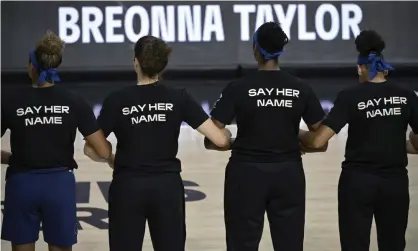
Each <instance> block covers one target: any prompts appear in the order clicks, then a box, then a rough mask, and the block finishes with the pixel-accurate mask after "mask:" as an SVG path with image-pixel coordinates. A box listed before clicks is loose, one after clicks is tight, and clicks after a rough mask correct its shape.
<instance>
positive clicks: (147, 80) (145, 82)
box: [137, 75, 158, 85]
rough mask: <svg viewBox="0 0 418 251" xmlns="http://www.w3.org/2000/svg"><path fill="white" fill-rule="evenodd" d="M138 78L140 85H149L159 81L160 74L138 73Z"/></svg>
mask: <svg viewBox="0 0 418 251" xmlns="http://www.w3.org/2000/svg"><path fill="white" fill-rule="evenodd" d="M137 80H138V85H149V84H153V83H155V82H157V81H158V75H157V76H154V77H146V76H141V75H138V77H137Z"/></svg>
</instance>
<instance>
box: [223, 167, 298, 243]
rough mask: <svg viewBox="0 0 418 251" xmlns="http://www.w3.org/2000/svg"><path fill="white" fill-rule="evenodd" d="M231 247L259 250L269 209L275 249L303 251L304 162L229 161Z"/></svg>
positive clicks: (227, 210) (227, 187)
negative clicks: (265, 217) (265, 216)
mask: <svg viewBox="0 0 418 251" xmlns="http://www.w3.org/2000/svg"><path fill="white" fill-rule="evenodd" d="M224 210H225V226H226V241H227V250H228V251H256V250H258V246H259V243H260V240H261V236H262V233H263V226H264V214H265V212H267V216H268V220H269V223H270V233H271V238H272V241H273V246H274V250H277V251H282V250H284V251H302V250H303V239H304V227H305V174H304V171H303V167H302V163H301V162H282V163H248V162H236V161H231V162H229V164H228V166H227V168H226V176H225V194H224Z"/></svg>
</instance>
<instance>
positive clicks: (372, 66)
mask: <svg viewBox="0 0 418 251" xmlns="http://www.w3.org/2000/svg"><path fill="white" fill-rule="evenodd" d="M357 64H359V65H369V78H370V79H373V78H375V77H376V75H377V73H378V72H384V71H393V70H394V68H393V67H392V66H390V65H389V64H388V63H386V61H385V60H384V59H383V58H381V57H379V56H377V55H376V54H375V53H370V54H369V56H368V57H359V58H358V59H357Z"/></svg>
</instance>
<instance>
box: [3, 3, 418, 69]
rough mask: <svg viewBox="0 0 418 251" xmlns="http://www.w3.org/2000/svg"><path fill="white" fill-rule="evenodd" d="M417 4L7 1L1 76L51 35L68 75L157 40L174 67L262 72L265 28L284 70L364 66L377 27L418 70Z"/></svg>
mask: <svg viewBox="0 0 418 251" xmlns="http://www.w3.org/2000/svg"><path fill="white" fill-rule="evenodd" d="M417 13H418V2H401V1H393V2H381V1H379V2H377V1H376V2H363V1H351V2H299V1H297V2H296V1H291V2H280V1H277V2H262V1H254V2H223V1H207V2H203V1H196V2H189V1H187V2H179V1H178V2H176V1H172V2H159V1H149V2H148V1H132V2H123V1H121V2H120V1H114V2H113V1H106V2H100V1H99V2H81V1H71V2H63V1H45V2H35V1H34V2H2V4H1V21H2V22H1V26H2V27H1V28H2V30H1V37H2V43H1V46H2V55H1V63H2V70H3V71H20V70H24V69H25V67H26V64H27V61H28V52H29V50H30V49H31V48H33V47H34V45H35V42H36V40H37V39H39V38H40V37H41V36H42V35H43V34H44V33H45V31H46V30H48V29H50V30H52V31H54V32H56V33H57V34H58V35H59V36H60V37H61V38H62V39H63V40H65V41H66V43H67V48H66V52H65V58H64V63H63V65H62V68H63V69H65V70H69V71H71V70H75V71H83V70H85V71H92V70H105V71H108V70H129V69H131V68H132V58H133V44H134V43H135V42H136V41H137V40H138V38H140V37H141V36H144V35H147V34H151V35H154V36H158V37H161V38H163V39H164V40H166V41H167V42H169V43H170V44H171V45H172V46H173V49H174V52H173V55H172V58H171V61H170V63H169V67H168V68H169V69H205V68H210V69H214V68H217V69H225V68H235V67H237V66H238V65H254V60H253V56H252V48H251V46H252V42H251V39H252V34H253V32H254V31H255V29H256V28H257V27H259V26H260V25H261V24H262V23H264V22H266V21H271V20H275V21H278V22H280V23H281V25H282V27H283V29H284V30H285V32H286V33H287V34H288V36H289V37H290V43H289V44H288V46H287V47H286V49H285V54H284V55H283V58H282V63H283V64H284V65H288V66H300V67H315V66H325V67H327V66H338V65H341V66H345V65H352V64H354V62H355V59H356V51H355V47H354V38H355V37H356V35H358V34H359V32H360V31H361V30H363V29H375V30H377V31H378V32H379V33H380V34H381V35H382V36H383V37H384V39H385V41H386V44H387V47H388V48H387V49H386V51H385V56H386V58H387V59H388V61H389V62H391V63H392V64H404V65H417V64H418V50H417V49H416V48H417V44H418V32H416V24H418V15H417Z"/></svg>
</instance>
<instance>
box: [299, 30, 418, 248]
mask: <svg viewBox="0 0 418 251" xmlns="http://www.w3.org/2000/svg"><path fill="white" fill-rule="evenodd" d="M355 43H356V47H357V51H358V52H359V56H358V62H357V64H358V74H359V79H360V82H361V84H358V85H355V86H353V87H350V88H347V89H345V90H343V91H341V92H340V93H339V94H338V96H337V99H336V101H335V104H334V107H333V108H332V110H331V111H330V113H329V114H328V116H327V118H326V119H325V120H324V122H323V124H322V125H321V126H320V128H319V129H318V131H316V132H315V133H314V132H306V133H302V134H301V138H300V139H301V141H302V143H303V144H304V145H306V146H309V147H321V146H322V145H323V144H325V143H326V142H328V140H329V139H330V138H331V137H332V136H333V135H334V134H337V133H338V132H340V130H341V129H342V128H343V127H344V126H345V125H346V124H348V125H349V127H348V139H347V146H346V153H345V161H344V162H343V163H342V173H341V176H340V181H339V188H338V202H339V206H338V208H339V209H338V211H339V228H340V241H341V250H342V251H368V250H369V244H370V229H371V226H372V220H373V216H374V218H375V221H376V228H377V239H378V246H379V250H380V251H401V250H404V249H405V231H406V228H407V223H408V211H409V190H408V189H409V188H408V185H409V184H408V183H409V181H408V175H407V169H406V168H405V167H406V166H407V164H408V159H407V149H408V150H409V151H411V153H414V152H415V153H416V150H415V149H414V148H413V147H412V144H411V142H406V140H405V138H406V137H405V136H406V135H405V134H406V131H407V128H408V124H409V125H410V126H411V128H412V130H413V132H414V133H415V134H417V133H418V97H417V96H416V95H415V93H414V92H413V91H411V90H408V89H404V88H402V87H400V86H398V85H397V84H396V83H395V82H394V81H392V80H387V79H386V78H385V72H386V71H391V70H392V67H391V66H390V65H388V64H387V63H386V62H385V60H383V55H382V51H383V49H384V48H385V42H384V41H383V40H382V38H381V37H380V36H379V35H378V34H377V33H376V32H375V31H372V30H367V31H362V32H361V33H360V35H359V36H358V37H357V38H356V40H355ZM412 136H413V135H411V139H413V137H412ZM406 143H407V145H408V146H407V147H406ZM414 144H415V142H414Z"/></svg>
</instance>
